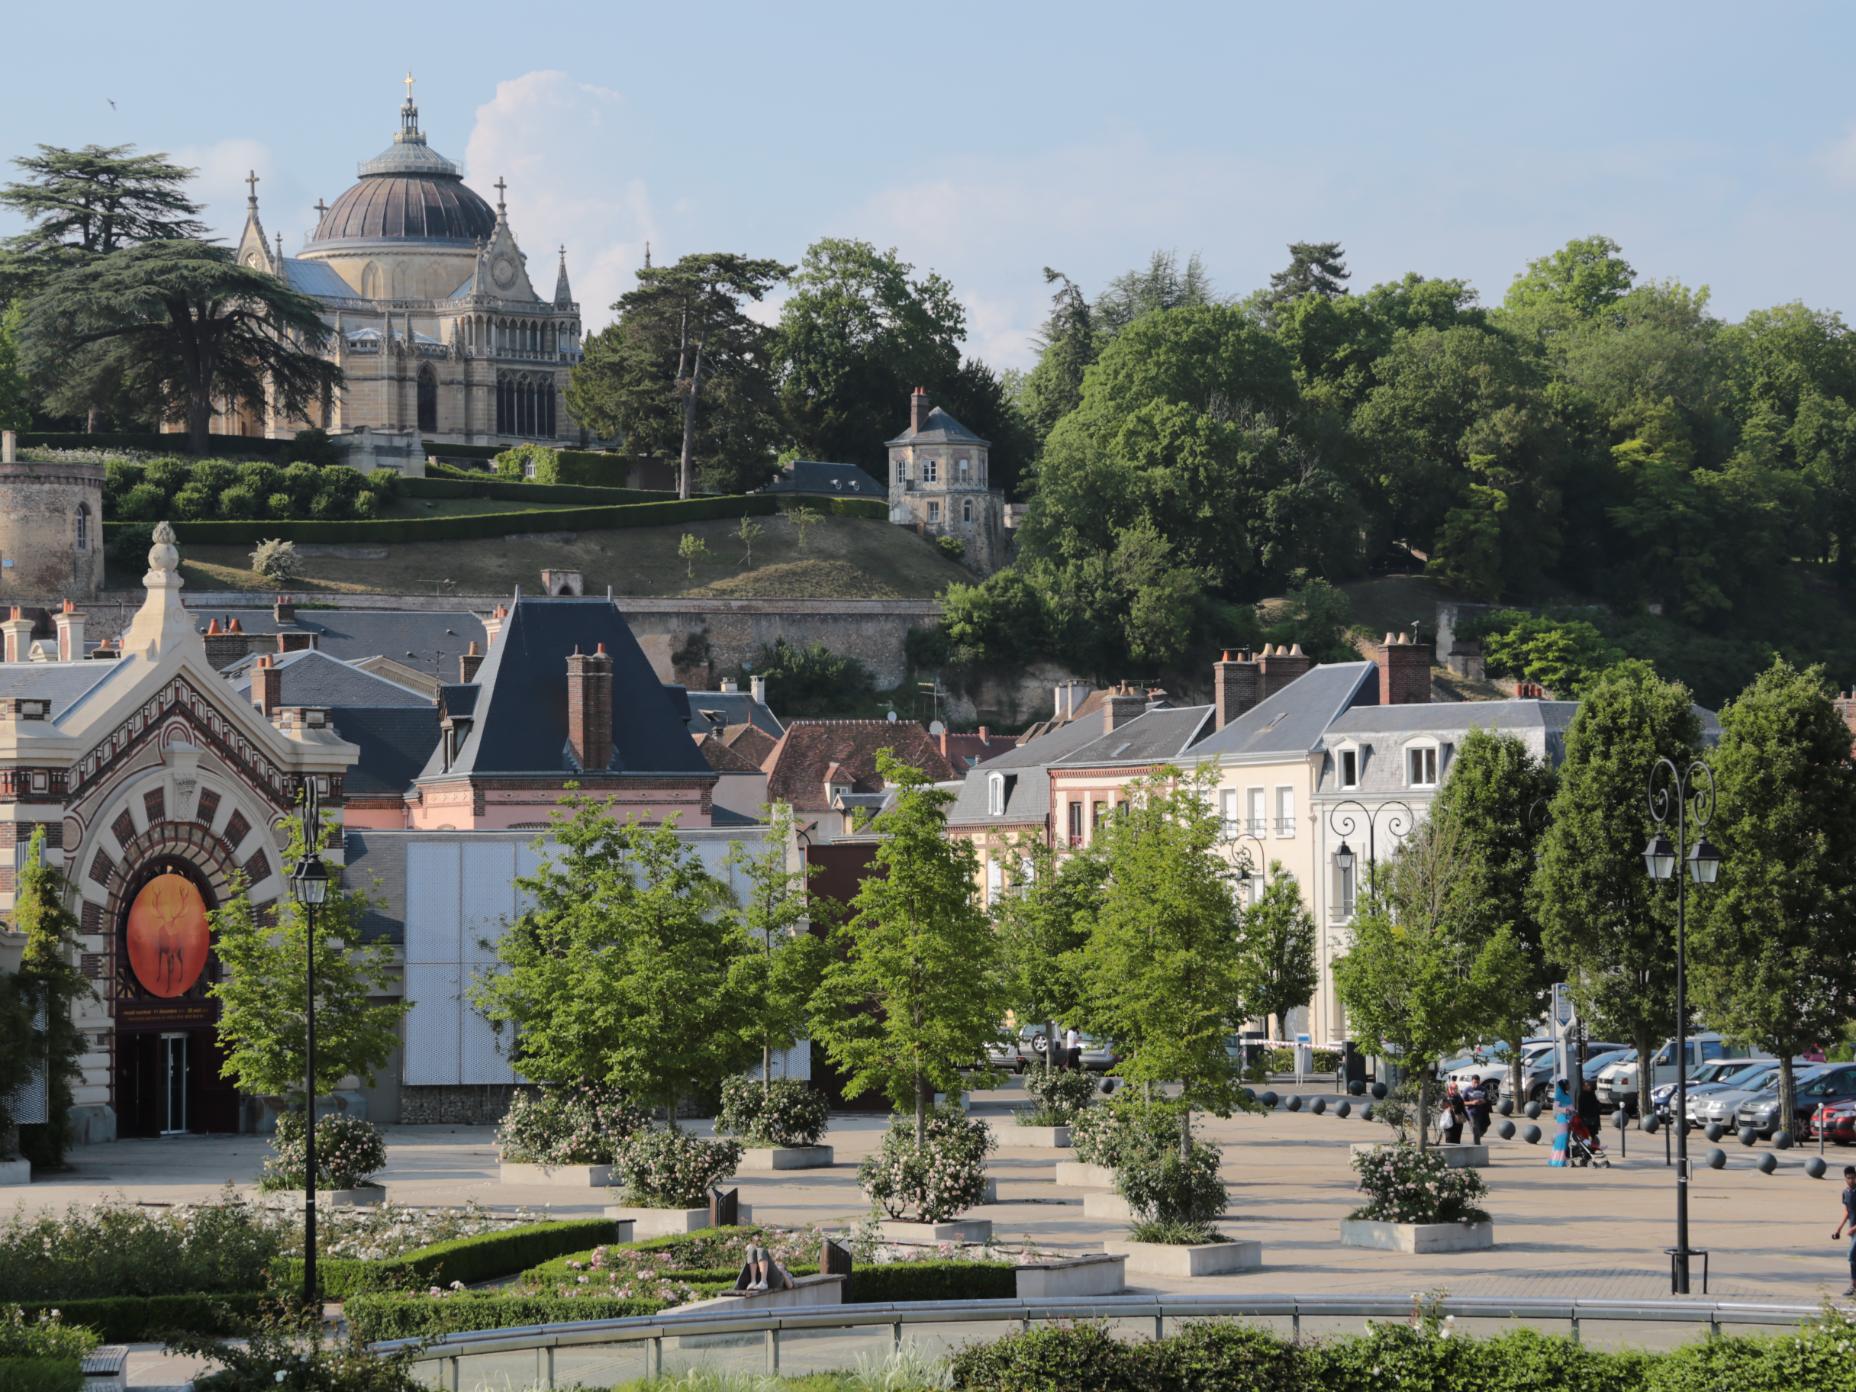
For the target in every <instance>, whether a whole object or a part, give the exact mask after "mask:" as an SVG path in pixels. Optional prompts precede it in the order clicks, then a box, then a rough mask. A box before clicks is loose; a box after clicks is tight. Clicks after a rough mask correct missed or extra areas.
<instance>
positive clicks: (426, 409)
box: [419, 363, 438, 435]
mask: <svg viewBox="0 0 1856 1392" xmlns="http://www.w3.org/2000/svg"><path fill="white" fill-rule="evenodd" d="M419 429H420V430H422V431H424V432H425V433H426V434H427V435H430V434H433V433H435V432H436V431H437V429H438V374H437V373H436V372H434V371H432V365H431V364H430V363H421V364H419Z"/></svg>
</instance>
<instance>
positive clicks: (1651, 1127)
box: [1643, 1112, 1663, 1136]
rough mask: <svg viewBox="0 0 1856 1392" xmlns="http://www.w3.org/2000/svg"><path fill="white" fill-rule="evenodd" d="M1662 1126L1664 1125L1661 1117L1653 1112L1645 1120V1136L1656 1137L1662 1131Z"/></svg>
mask: <svg viewBox="0 0 1856 1392" xmlns="http://www.w3.org/2000/svg"><path fill="white" fill-rule="evenodd" d="M1662 1125H1663V1119H1662V1118H1661V1117H1659V1116H1658V1115H1656V1113H1655V1112H1651V1113H1650V1115H1648V1116H1647V1117H1645V1118H1644V1119H1643V1131H1644V1134H1645V1135H1646V1136H1654V1135H1655V1134H1656V1133H1657V1132H1658V1131H1660V1130H1661V1129H1662Z"/></svg>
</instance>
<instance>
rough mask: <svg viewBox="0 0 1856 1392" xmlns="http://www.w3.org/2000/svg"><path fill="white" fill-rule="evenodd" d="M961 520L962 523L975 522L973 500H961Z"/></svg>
mask: <svg viewBox="0 0 1856 1392" xmlns="http://www.w3.org/2000/svg"><path fill="white" fill-rule="evenodd" d="M960 520H961V521H962V522H971V521H972V520H973V499H971V498H962V499H961V500H960Z"/></svg>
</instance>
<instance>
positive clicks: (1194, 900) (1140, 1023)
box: [1085, 768, 1244, 1161]
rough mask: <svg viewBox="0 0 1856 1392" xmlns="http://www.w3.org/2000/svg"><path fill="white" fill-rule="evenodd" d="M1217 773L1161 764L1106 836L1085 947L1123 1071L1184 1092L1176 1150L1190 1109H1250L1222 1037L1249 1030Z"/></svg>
mask: <svg viewBox="0 0 1856 1392" xmlns="http://www.w3.org/2000/svg"><path fill="white" fill-rule="evenodd" d="M1215 782H1216V772H1215V770H1211V769H1206V770H1201V771H1200V772H1198V773H1196V774H1193V775H1190V776H1188V775H1184V774H1182V773H1181V772H1180V770H1178V769H1176V768H1162V769H1159V770H1157V771H1156V772H1154V773H1153V774H1151V775H1149V776H1147V777H1144V778H1141V779H1137V780H1135V781H1134V782H1133V783H1131V784H1130V785H1129V787H1128V792H1127V797H1126V800H1125V801H1124V802H1123V803H1122V804H1121V806H1120V807H1118V808H1117V809H1116V814H1115V816H1113V817H1111V818H1109V819H1108V820H1107V821H1106V822H1104V823H1103V824H1102V826H1101V827H1100V828H1099V831H1098V835H1097V838H1096V839H1097V841H1098V842H1099V843H1100V844H1101V848H1102V849H1101V854H1102V857H1103V860H1104V862H1105V865H1106V869H1107V874H1108V881H1107V884H1106V885H1105V887H1104V888H1103V890H1102V894H1101V898H1100V901H1099V902H1098V904H1097V906H1096V914H1095V922H1094V924H1093V925H1092V927H1091V931H1090V935H1089V943H1088V947H1087V949H1086V966H1085V972H1086V976H1085V989H1086V996H1087V1000H1088V1009H1087V1019H1088V1021H1089V1024H1090V1027H1091V1030H1092V1032H1094V1033H1095V1034H1097V1035H1099V1036H1100V1037H1102V1038H1105V1039H1112V1040H1114V1041H1115V1045H1116V1048H1117V1049H1118V1050H1120V1052H1121V1054H1122V1060H1121V1062H1120V1063H1118V1064H1117V1065H1116V1066H1115V1071H1116V1073H1118V1074H1119V1075H1120V1076H1122V1077H1124V1078H1126V1079H1127V1080H1128V1081H1129V1082H1130V1083H1139V1084H1141V1085H1142V1086H1143V1087H1145V1088H1147V1089H1150V1090H1151V1089H1152V1088H1154V1087H1156V1086H1158V1085H1160V1084H1162V1083H1169V1082H1171V1083H1177V1084H1178V1085H1179V1093H1178V1101H1179V1103H1180V1108H1179V1111H1180V1133H1179V1146H1180V1158H1181V1160H1182V1161H1184V1160H1186V1159H1188V1158H1189V1157H1190V1154H1191V1144H1192V1113H1193V1111H1194V1110H1204V1111H1210V1112H1212V1113H1214V1114H1216V1115H1218V1116H1229V1115H1230V1114H1231V1113H1232V1111H1234V1110H1236V1109H1238V1108H1240V1107H1242V1106H1243V1105H1244V1100H1243V1097H1242V1092H1241V1087H1240V1082H1239V1079H1240V1070H1239V1068H1238V1064H1237V1060H1236V1059H1234V1058H1233V1057H1232V1055H1231V1053H1230V1051H1229V1050H1228V1049H1227V1048H1226V1047H1225V1041H1226V1040H1227V1039H1229V1038H1230V1036H1231V1035H1233V1034H1234V1033H1236V1032H1237V1030H1238V1028H1239V1027H1240V1026H1241V1025H1242V1023H1243V1007H1242V1005H1241V1004H1240V1001H1241V999H1242V993H1243V968H1244V960H1243V955H1242V949H1241V947H1240V942H1241V937H1240V925H1239V922H1238V913H1237V905H1236V902H1235V900H1234V899H1233V897H1232V895H1231V889H1230V885H1229V883H1228V880H1227V877H1226V873H1225V870H1224V869H1223V867H1222V866H1221V864H1220V862H1219V860H1218V858H1217V856H1216V854H1215V852H1216V848H1217V844H1218V835H1219V820H1218V815H1217V813H1216V811H1215V810H1214V809H1213V806H1212V796H1211V789H1212V788H1213V786H1215Z"/></svg>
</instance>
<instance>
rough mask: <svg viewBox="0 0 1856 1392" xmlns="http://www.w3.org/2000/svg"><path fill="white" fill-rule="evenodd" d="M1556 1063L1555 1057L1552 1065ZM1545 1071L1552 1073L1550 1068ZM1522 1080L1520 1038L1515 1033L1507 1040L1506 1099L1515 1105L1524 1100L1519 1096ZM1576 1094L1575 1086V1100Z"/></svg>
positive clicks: (1557, 1062)
mask: <svg viewBox="0 0 1856 1392" xmlns="http://www.w3.org/2000/svg"><path fill="white" fill-rule="evenodd" d="M1558 1065H1559V1061H1558V1060H1557V1059H1555V1060H1554V1066H1555V1067H1558ZM1547 1071H1548V1073H1552V1072H1553V1069H1551V1068H1550V1069H1548V1070H1547ZM1524 1081H1525V1079H1524V1076H1523V1074H1522V1072H1521V1039H1520V1037H1519V1036H1518V1035H1517V1036H1516V1037H1515V1038H1513V1039H1510V1040H1509V1041H1508V1100H1509V1101H1510V1102H1512V1103H1513V1104H1514V1105H1515V1106H1517V1107H1518V1106H1520V1105H1521V1103H1522V1102H1523V1101H1525V1100H1526V1099H1524V1098H1523V1097H1522V1096H1521V1088H1522V1086H1523V1084H1524ZM1577 1096H1578V1090H1577V1089H1576V1088H1575V1089H1574V1099H1575V1100H1577Z"/></svg>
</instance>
